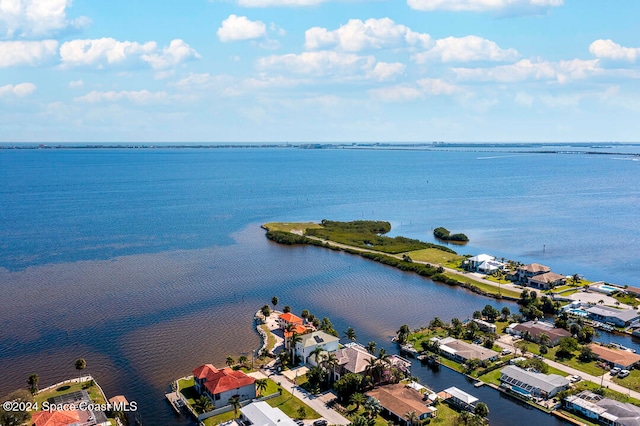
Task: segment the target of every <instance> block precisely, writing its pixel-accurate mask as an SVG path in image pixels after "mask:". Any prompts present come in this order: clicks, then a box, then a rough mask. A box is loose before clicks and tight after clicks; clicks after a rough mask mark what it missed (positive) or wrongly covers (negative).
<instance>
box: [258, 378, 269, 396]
mask: <svg viewBox="0 0 640 426" xmlns="http://www.w3.org/2000/svg"><path fill="white" fill-rule="evenodd" d="M268 386H269V384H268V383H267V379H256V390H257V391H258V395H260V396H262V392H264V391H266V390H267V387H268Z"/></svg>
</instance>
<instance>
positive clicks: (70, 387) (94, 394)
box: [34, 381, 106, 406]
mask: <svg viewBox="0 0 640 426" xmlns="http://www.w3.org/2000/svg"><path fill="white" fill-rule="evenodd" d="M92 383H93V381H91V382H84V383H69V384H67V385H62V386H59V387H58V388H56V389H52V390H49V391H46V392H39V393H38V394H37V395H36V396H35V398H34V399H35V401H36V402H37V403H38V406H42V403H43V402H44V401H46V400H47V399H49V398H53V397H55V396H60V395H64V394H67V393H71V392H75V391H79V390H86V391H87V393H88V394H89V398H91V401H92V402H94V403H96V404H104V403H105V402H106V401H105V400H104V397H103V396H102V393H101V392H100V389H99V388H98V386H96V385H95V384H93V386H90V384H92Z"/></svg>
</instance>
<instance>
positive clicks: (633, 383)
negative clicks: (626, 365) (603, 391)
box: [612, 370, 640, 391]
mask: <svg viewBox="0 0 640 426" xmlns="http://www.w3.org/2000/svg"><path fill="white" fill-rule="evenodd" d="M630 371H631V373H630V374H629V375H628V376H627V377H625V378H624V379H621V378H619V377H614V378H613V379H612V380H613V381H614V382H615V383H617V384H619V385H620V386H624V387H625V388H629V389H632V390H634V391H640V371H639V370H630Z"/></svg>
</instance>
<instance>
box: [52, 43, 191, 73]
mask: <svg viewBox="0 0 640 426" xmlns="http://www.w3.org/2000/svg"><path fill="white" fill-rule="evenodd" d="M199 57H200V55H198V53H197V52H196V51H195V50H194V49H192V48H191V47H189V45H188V44H187V43H185V42H184V41H182V40H179V39H175V40H172V41H171V43H170V44H169V46H168V47H165V48H164V49H162V51H158V45H157V43H156V42H155V41H149V42H146V43H142V44H141V43H138V42H131V41H118V40H115V39H113V38H100V39H88V40H72V41H68V42H66V43H63V44H62V46H60V60H61V61H62V65H63V66H64V67H77V66H90V67H96V68H99V69H102V68H105V67H106V66H113V65H122V64H126V63H134V62H144V63H148V64H149V65H150V66H151V67H152V68H154V69H166V68H169V67H172V66H176V65H178V64H180V63H182V62H184V61H187V60H190V59H197V58H199Z"/></svg>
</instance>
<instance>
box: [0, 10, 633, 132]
mask: <svg viewBox="0 0 640 426" xmlns="http://www.w3.org/2000/svg"><path fill="white" fill-rule="evenodd" d="M638 16H640V2H639V1H637V0H616V1H614V2H612V1H605V0H185V1H181V2H178V1H175V0H155V1H153V2H151V1H148V2H142V1H130V0H129V1H121V0H110V1H104V0H75V1H72V0H0V141H3V142H28V141H54V142H57V141H60V142H102V141H124V142H136V141H140V142H155V141H177V142H191V141H193V142H261V141H276V142H298V141H321V142H323V141H376V142H395V141H400V142H402V141H412V142H414V141H418V142H423V141H424V142H431V141H452V142H455V141H459V142H465V141H470V142H474V141H485V142H510V141H513V142H519V141H543V142H545V141H546V142H553V141H621V142H638V141H640V136H639V135H640V120H638V118H637V117H638V116H640V87H639V81H640V25H638Z"/></svg>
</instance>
